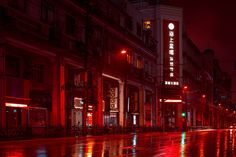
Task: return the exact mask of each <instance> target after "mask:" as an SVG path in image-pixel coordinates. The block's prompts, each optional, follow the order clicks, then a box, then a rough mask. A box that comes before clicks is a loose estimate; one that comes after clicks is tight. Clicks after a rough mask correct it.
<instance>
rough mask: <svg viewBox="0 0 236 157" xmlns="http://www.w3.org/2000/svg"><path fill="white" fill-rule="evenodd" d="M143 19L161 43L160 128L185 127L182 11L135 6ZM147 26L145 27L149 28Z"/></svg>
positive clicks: (159, 6) (159, 48) (146, 4)
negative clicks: (183, 112)
mask: <svg viewBox="0 0 236 157" xmlns="http://www.w3.org/2000/svg"><path fill="white" fill-rule="evenodd" d="M134 5H135V6H136V8H138V9H139V10H140V12H141V13H142V15H143V18H144V19H146V21H150V23H151V24H149V25H148V26H149V27H150V25H151V27H150V29H149V31H150V33H151V34H152V35H153V36H154V38H155V39H156V40H157V41H158V43H159V44H158V49H157V52H158V54H159V57H158V58H157V60H158V64H157V72H158V77H157V80H158V81H157V84H158V95H157V98H158V119H157V125H159V126H161V127H162V128H163V129H164V130H165V129H178V130H181V129H182V127H183V122H182V121H183V118H182V117H181V113H182V99H183V97H182V90H181V88H182V85H183V84H182V35H181V34H182V9H181V8H177V7H173V6H167V5H160V4H158V5H149V3H148V2H146V3H145V2H143V3H142V4H141V3H134ZM147 23H148V22H146V23H145V24H147Z"/></svg>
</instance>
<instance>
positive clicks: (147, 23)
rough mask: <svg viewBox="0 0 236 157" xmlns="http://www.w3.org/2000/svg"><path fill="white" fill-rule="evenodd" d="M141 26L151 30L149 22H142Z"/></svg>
mask: <svg viewBox="0 0 236 157" xmlns="http://www.w3.org/2000/svg"><path fill="white" fill-rule="evenodd" d="M143 24H144V28H145V29H151V21H150V20H147V21H144V23H143Z"/></svg>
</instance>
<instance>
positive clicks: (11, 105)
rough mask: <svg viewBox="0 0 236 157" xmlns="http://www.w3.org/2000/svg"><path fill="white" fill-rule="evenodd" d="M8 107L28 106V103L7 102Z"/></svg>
mask: <svg viewBox="0 0 236 157" xmlns="http://www.w3.org/2000/svg"><path fill="white" fill-rule="evenodd" d="M5 105H6V107H28V105H27V104H16V103H5Z"/></svg>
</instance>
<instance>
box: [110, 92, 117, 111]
mask: <svg viewBox="0 0 236 157" xmlns="http://www.w3.org/2000/svg"><path fill="white" fill-rule="evenodd" d="M117 97H118V88H117V87H113V88H111V89H110V109H111V110H117Z"/></svg>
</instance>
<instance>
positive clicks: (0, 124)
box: [0, 45, 6, 128]
mask: <svg viewBox="0 0 236 157" xmlns="http://www.w3.org/2000/svg"><path fill="white" fill-rule="evenodd" d="M5 89H6V83H5V48H4V47H2V45H0V128H5V127H6V107H5V94H6V93H5V92H6V91H5Z"/></svg>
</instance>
